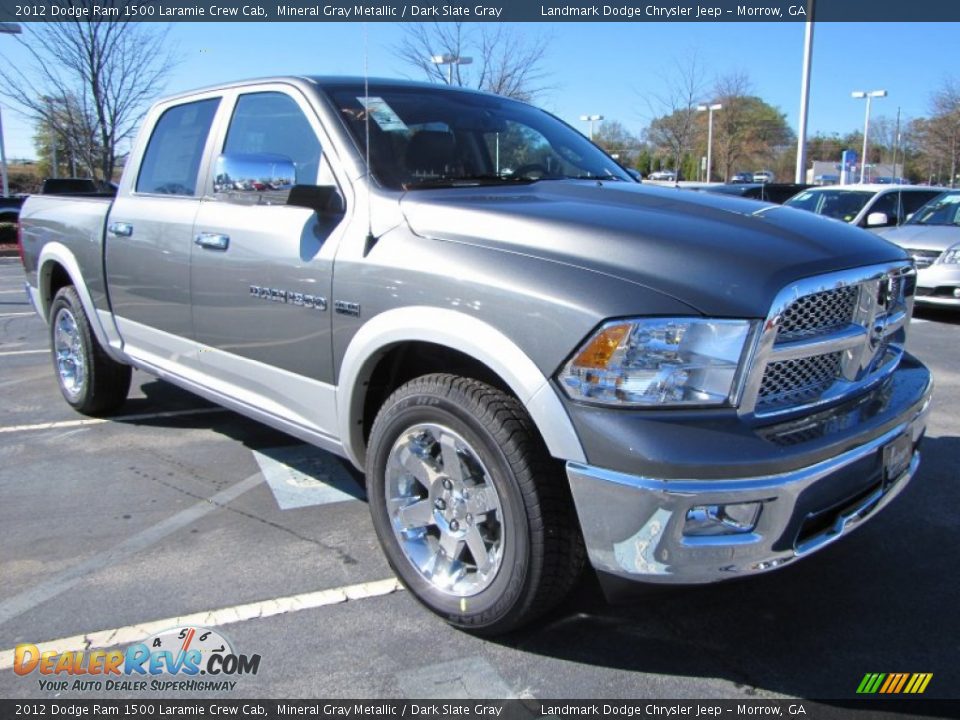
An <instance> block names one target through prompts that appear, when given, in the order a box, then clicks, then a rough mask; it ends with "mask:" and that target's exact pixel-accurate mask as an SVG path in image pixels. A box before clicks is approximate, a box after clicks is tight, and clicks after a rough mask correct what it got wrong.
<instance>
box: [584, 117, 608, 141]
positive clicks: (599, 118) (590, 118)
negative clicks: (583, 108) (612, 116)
mask: <svg viewBox="0 0 960 720" xmlns="http://www.w3.org/2000/svg"><path fill="white" fill-rule="evenodd" d="M580 119H581V120H583V121H584V122H588V123H590V140H591V141H593V123H594V122H596V121H597V120H603V115H581V116H580Z"/></svg>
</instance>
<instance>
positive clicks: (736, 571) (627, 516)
mask: <svg viewBox="0 0 960 720" xmlns="http://www.w3.org/2000/svg"><path fill="white" fill-rule="evenodd" d="M918 407H919V409H917V408H918ZM929 407H930V394H929V389H928V391H927V393H926V395H925V397H924V399H923V402H922V404H921V405H919V406H914V409H913V410H912V411H911V412H910V414H909V416H908V418H907V419H906V420H905V421H903V422H901V423H900V424H898V425H897V426H896V427H893V428H892V429H890V430H888V431H887V432H885V433H883V434H882V435H880V436H878V437H876V438H873V439H872V440H870V441H869V442H867V443H865V444H863V445H861V446H859V447H857V448H855V449H853V450H850V451H848V452H845V453H843V454H842V455H838V456H836V457H834V458H831V459H829V460H825V461H822V462H819V463H817V464H815V465H811V466H809V467H805V468H801V469H799V470H794V471H791V472H787V473H784V474H781V475H768V476H764V477H742V478H728V479H721V480H663V479H655V478H648V477H640V476H636V475H628V474H625V473H619V472H614V471H609V470H603V469H600V468H596V467H591V466H587V465H582V464H579V463H573V462H569V463H567V475H568V477H569V479H570V486H571V489H572V491H573V497H574V501H575V503H576V507H577V513H578V515H579V517H580V527H581V528H582V529H583V535H584V539H585V541H586V545H587V552H588V556H589V558H590V562H591V563H592V564H593V566H594V567H595V568H596V569H597V570H599V571H602V572H606V573H610V574H613V575H616V576H619V577H623V578H628V579H633V580H642V581H646V582H673V583H691V584H693V583H707V582H714V581H717V580H723V579H726V578H732V577H737V576H742V575H747V574H752V573H757V572H764V571H766V570H772V569H774V568H776V567H781V566H783V565H784V564H786V563H789V562H791V561H792V560H794V559H796V558H798V557H802V556H805V555H808V554H810V553H812V552H814V551H816V550H819V549H820V548H822V547H825V546H826V545H828V544H830V543H831V542H833V541H835V540H837V539H839V538H841V537H842V536H844V535H845V534H847V533H848V532H850V531H851V530H853V529H854V528H856V527H857V526H858V525H860V523H862V522H863V521H864V520H865V519H867V518H868V517H870V516H872V515H874V514H875V513H876V512H877V511H878V510H880V509H882V508H883V507H885V506H886V505H887V504H888V503H889V502H891V501H892V500H893V499H894V498H895V497H896V496H897V495H899V494H900V492H901V491H902V490H903V489H904V488H905V487H906V485H907V483H908V482H909V481H910V479H911V478H912V477H913V474H914V473H915V472H916V469H917V466H918V465H919V462H920V454H919V452H918V450H917V446H918V444H919V441H920V439H921V438H922V436H923V433H924V431H925V429H926V419H927V415H928V413H929ZM904 436H908V437H909V438H910V445H909V447H910V451H911V454H910V460H909V463H908V464H907V466H906V469H904V470H903V471H902V472H899V474H898V475H897V476H896V477H885V474H886V473H885V468H884V454H885V453H884V449H885V448H887V447H891V446H892V444H893V443H894V442H895V441H897V440H900V439H901V438H903V437H904ZM901 443H903V444H906V443H905V441H902V440H901ZM858 463H860V465H857V464H858ZM866 465H869V466H870V467H871V468H873V471H872V472H873V477H870V478H869V479H868V480H867V481H866V482H865V484H864V485H862V487H861V488H860V489H859V491H858V492H857V493H856V494H855V495H853V496H852V497H850V496H848V497H846V498H837V499H836V502H835V503H833V504H828V505H827V506H826V507H816V506H814V507H811V506H810V500H809V498H810V496H811V495H814V496H815V495H817V494H818V492H820V491H822V489H823V487H824V486H823V485H821V484H827V485H826V487H829V484H830V481H831V479H832V478H836V477H837V476H839V475H841V474H842V473H844V472H847V473H854V472H860V471H861V470H862V466H866ZM854 466H857V467H854ZM748 502H761V503H762V505H761V510H760V514H759V516H758V518H757V520H756V525H755V527H754V528H753V529H752V530H751V531H749V532H743V533H739V534H727V535H716V536H690V535H685V534H684V526H685V524H686V521H687V513H688V512H689V511H690V510H691V509H692V508H694V507H697V506H709V505H729V504H736V503H748Z"/></svg>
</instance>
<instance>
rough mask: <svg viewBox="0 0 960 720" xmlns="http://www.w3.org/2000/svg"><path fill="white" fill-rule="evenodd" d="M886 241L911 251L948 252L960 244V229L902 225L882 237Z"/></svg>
mask: <svg viewBox="0 0 960 720" xmlns="http://www.w3.org/2000/svg"><path fill="white" fill-rule="evenodd" d="M881 237H882V238H883V239H884V240H889V241H890V242H892V243H896V244H897V245H899V246H900V247H902V248H910V249H911V250H914V249H915V250H939V251H941V252H942V251H943V250H946V249H947V248H948V247H950V246H951V245H955V244H956V243H960V227H957V226H956V225H920V224H917V225H902V226H900V227H898V228H895V229H891V230H889V231H887V232H885V233H883V234H882V235H881Z"/></svg>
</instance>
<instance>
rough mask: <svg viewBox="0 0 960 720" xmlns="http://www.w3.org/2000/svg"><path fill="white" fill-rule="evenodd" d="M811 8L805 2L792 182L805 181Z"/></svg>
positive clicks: (810, 0)
mask: <svg viewBox="0 0 960 720" xmlns="http://www.w3.org/2000/svg"><path fill="white" fill-rule="evenodd" d="M813 8H814V0H808V2H807V23H806V24H807V29H806V32H805V33H804V36H803V73H802V74H801V77H800V122H799V123H798V125H797V167H796V172H795V173H794V176H793V178H794V180H793V181H794V182H795V183H797V184H799V183H803V182H806V181H807V178H806V176H807V113H808V109H809V106H810V70H811V65H812V64H813Z"/></svg>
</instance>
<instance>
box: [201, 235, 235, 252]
mask: <svg viewBox="0 0 960 720" xmlns="http://www.w3.org/2000/svg"><path fill="white" fill-rule="evenodd" d="M193 242H194V243H196V244H197V245H198V246H199V247H202V248H206V249H207V250H226V249H227V248H228V247H230V236H229V235H221V234H220V233H198V234H197V236H196V237H195V238H194V239H193Z"/></svg>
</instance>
